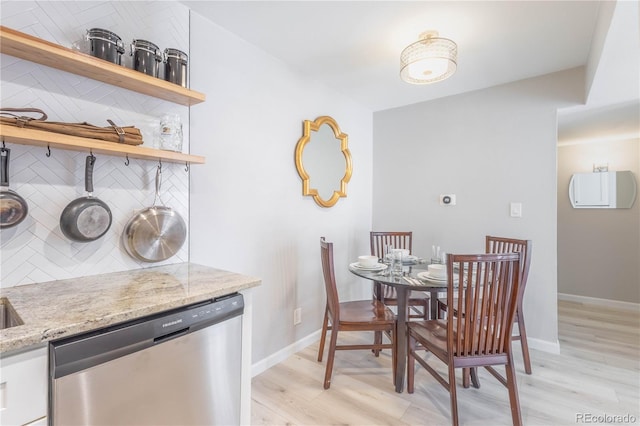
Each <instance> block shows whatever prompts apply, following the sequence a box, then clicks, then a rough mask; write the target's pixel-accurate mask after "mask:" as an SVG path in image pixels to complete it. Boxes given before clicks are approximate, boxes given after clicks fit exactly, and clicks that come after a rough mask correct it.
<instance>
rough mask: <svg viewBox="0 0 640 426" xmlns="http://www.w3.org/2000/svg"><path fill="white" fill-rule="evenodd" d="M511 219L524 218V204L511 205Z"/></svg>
mask: <svg viewBox="0 0 640 426" xmlns="http://www.w3.org/2000/svg"><path fill="white" fill-rule="evenodd" d="M509 210H510V212H511V217H522V203H511V207H510V209H509Z"/></svg>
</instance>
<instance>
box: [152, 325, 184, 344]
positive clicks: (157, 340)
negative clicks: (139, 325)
mask: <svg viewBox="0 0 640 426" xmlns="http://www.w3.org/2000/svg"><path fill="white" fill-rule="evenodd" d="M185 334H189V327H185V328H182V329H180V330H176V331H172V332H170V333H167V334H164V335H162V336H158V337H155V338H154V339H153V344H154V345H157V344H160V343H163V342H166V341H168V340H171V339H175V338H176V337H180V336H184V335H185Z"/></svg>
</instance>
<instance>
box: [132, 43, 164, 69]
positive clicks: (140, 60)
mask: <svg viewBox="0 0 640 426" xmlns="http://www.w3.org/2000/svg"><path fill="white" fill-rule="evenodd" d="M131 56H133V69H134V70H136V71H140V72H142V73H145V74H147V75H150V76H152V77H158V75H159V72H160V62H162V54H161V53H160V49H159V48H158V46H157V45H155V44H153V43H151V42H150V41H147V40H133V42H132V43H131Z"/></svg>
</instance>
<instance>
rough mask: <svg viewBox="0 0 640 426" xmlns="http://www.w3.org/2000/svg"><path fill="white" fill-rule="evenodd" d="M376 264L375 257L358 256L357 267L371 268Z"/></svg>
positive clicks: (376, 259) (376, 258)
mask: <svg viewBox="0 0 640 426" xmlns="http://www.w3.org/2000/svg"><path fill="white" fill-rule="evenodd" d="M377 264H378V257H377V256H358V265H360V266H362V267H363V268H373V267H375V266H376V265H377Z"/></svg>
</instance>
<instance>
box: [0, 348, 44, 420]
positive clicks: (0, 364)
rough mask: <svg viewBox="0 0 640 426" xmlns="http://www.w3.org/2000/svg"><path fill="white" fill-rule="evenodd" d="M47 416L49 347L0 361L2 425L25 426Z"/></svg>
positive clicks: (0, 411)
mask: <svg viewBox="0 0 640 426" xmlns="http://www.w3.org/2000/svg"><path fill="white" fill-rule="evenodd" d="M46 415H47V346H44V347H41V348H37V349H32V350H29V351H25V352H20V353H17V354H13V355H10V356H3V357H2V358H0V424H2V426H9V425H24V424H27V423H31V422H34V421H36V420H41V419H42V418H43V417H45V416H46ZM45 423H46V421H45ZM36 424H37V423H36Z"/></svg>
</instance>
